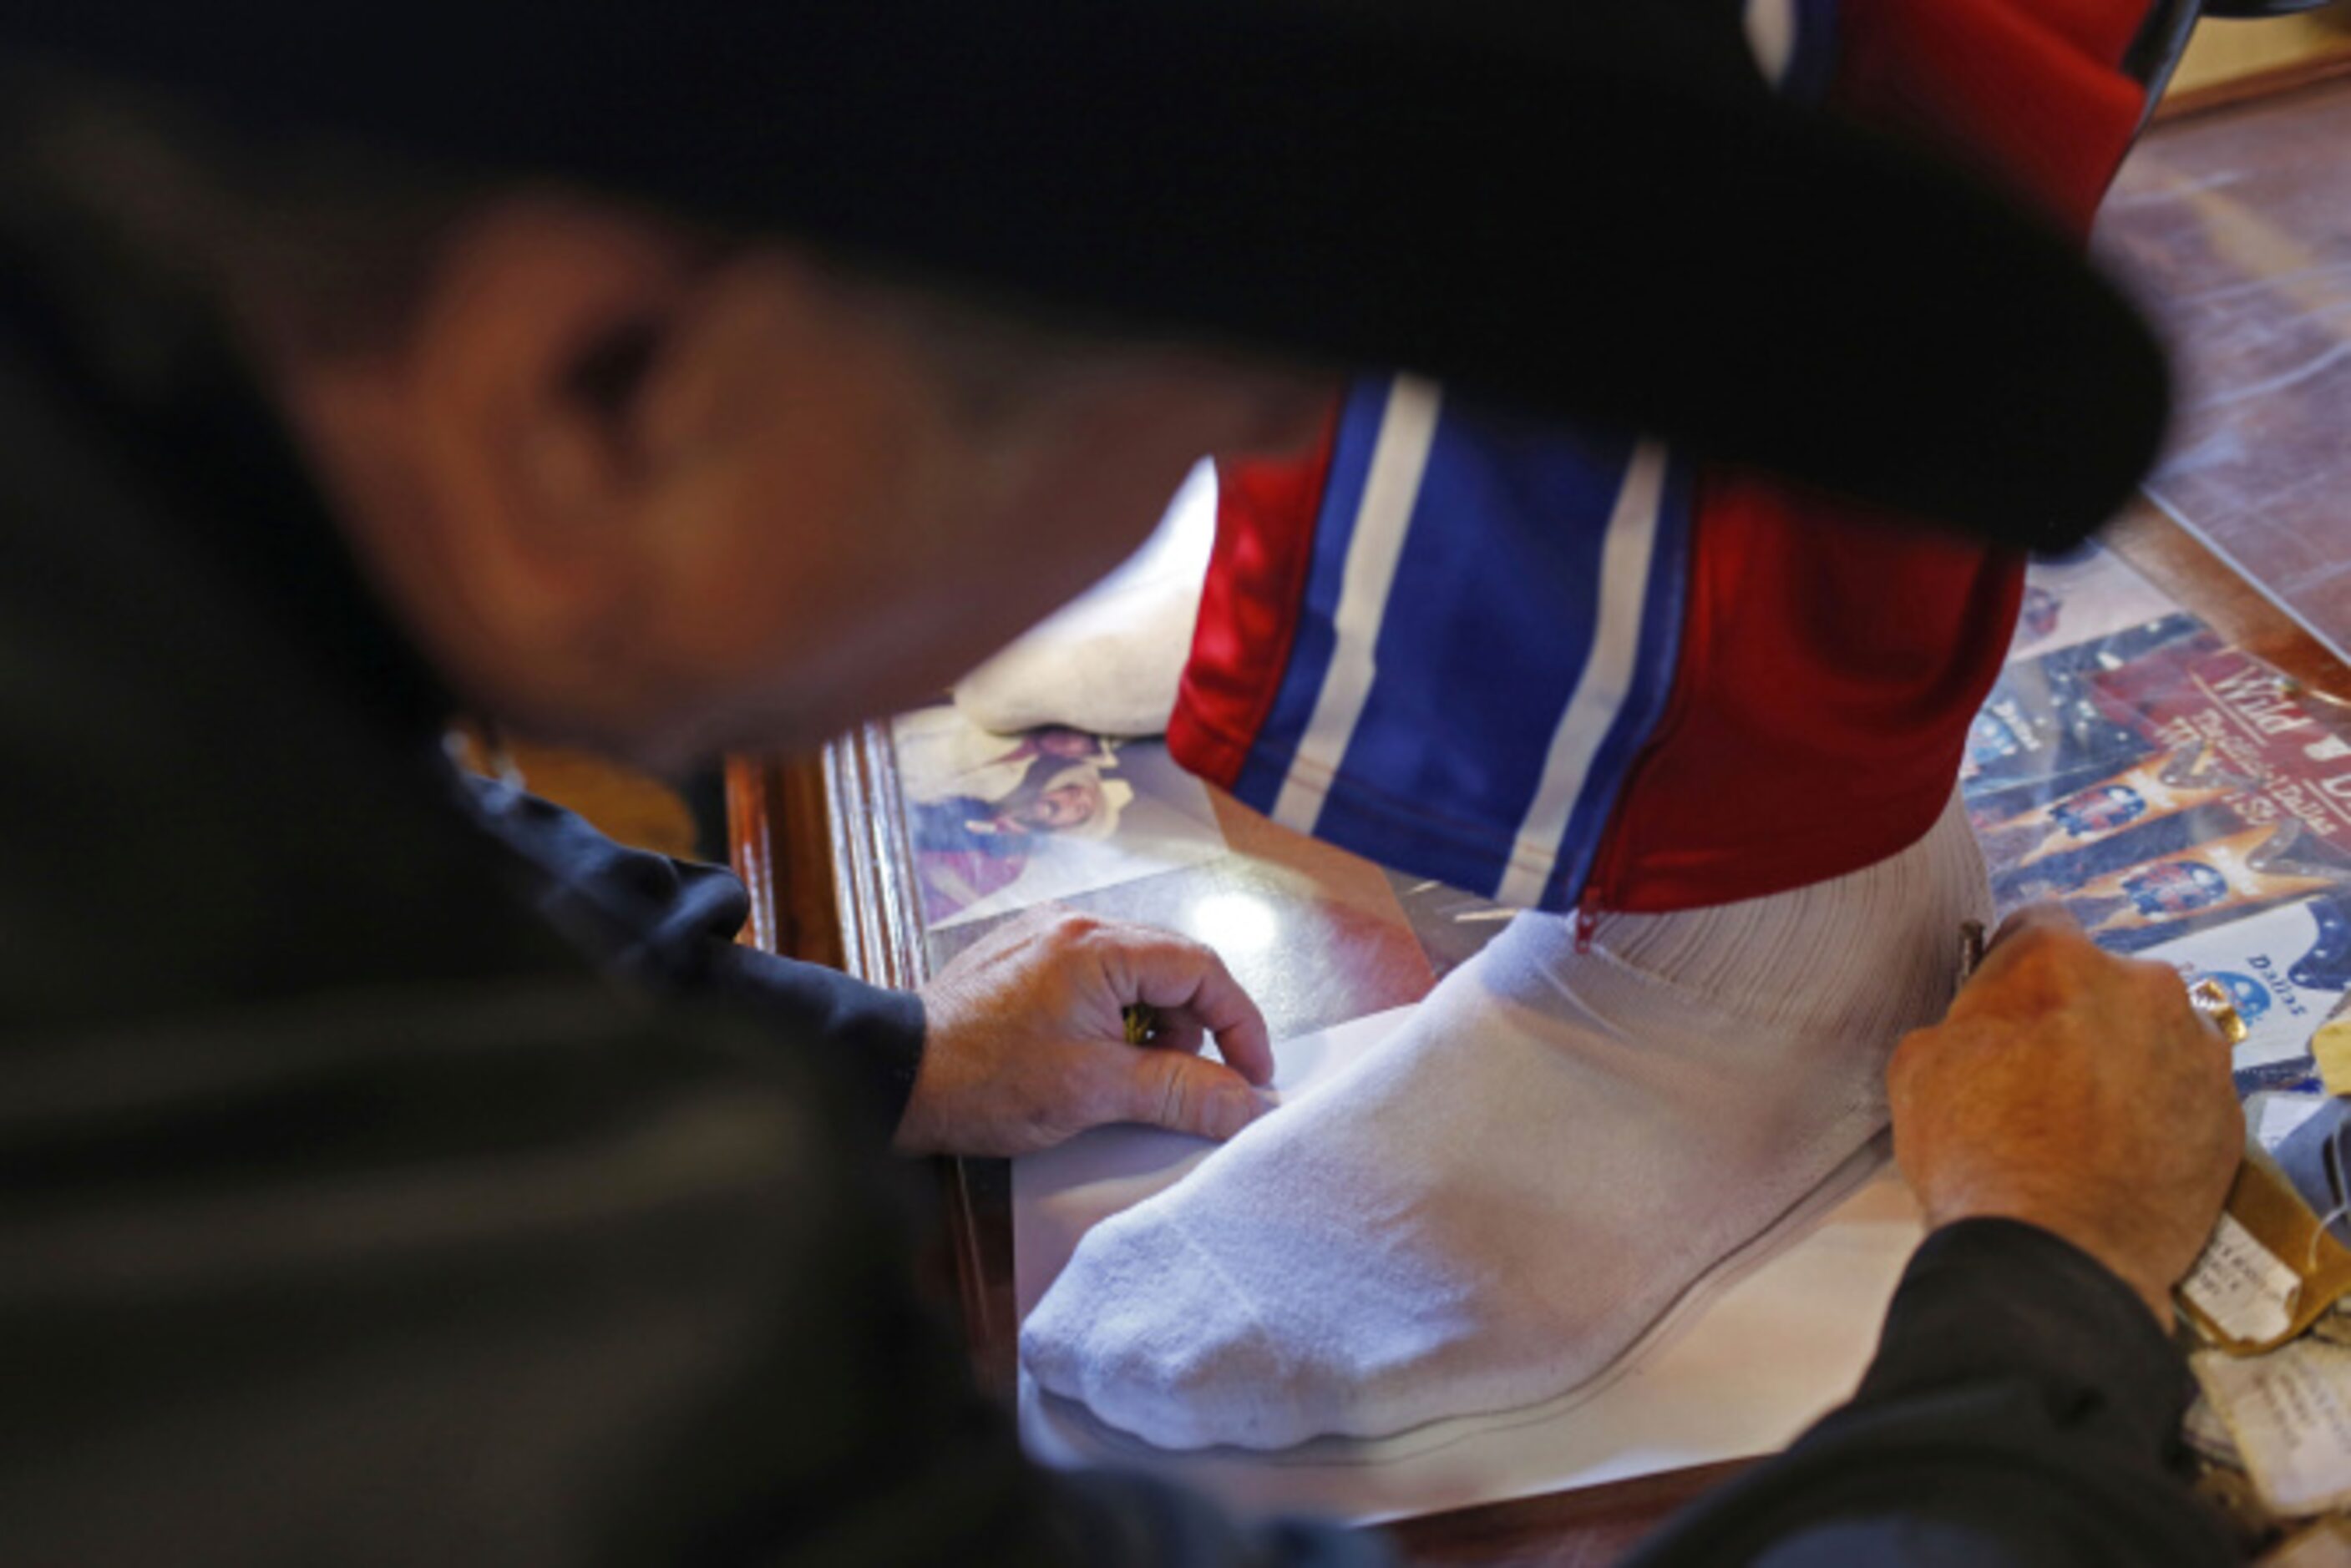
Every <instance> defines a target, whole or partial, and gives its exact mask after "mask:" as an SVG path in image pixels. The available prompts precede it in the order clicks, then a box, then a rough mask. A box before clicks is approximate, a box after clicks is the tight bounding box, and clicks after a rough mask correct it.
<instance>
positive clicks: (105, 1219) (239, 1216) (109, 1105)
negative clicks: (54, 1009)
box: [0, 978, 1387, 1568]
mask: <svg viewBox="0 0 2351 1568" xmlns="http://www.w3.org/2000/svg"><path fill="white" fill-rule="evenodd" d="M5 1044H6V1046H7V1057H8V1061H9V1064H10V1092H9V1096H8V1104H7V1106H6V1111H5V1116H0V1170H5V1175H6V1178H7V1179H6V1180H5V1183H0V1345H5V1352H0V1540H5V1541H6V1542H7V1543H8V1545H7V1550H6V1553H5V1555H6V1557H7V1560H8V1561H9V1562H11V1563H180V1564H187V1565H191V1568H201V1565H204V1564H213V1563H220V1564H230V1563H468V1564H475V1563H479V1564H492V1563H516V1564H546V1565H553V1564H569V1563H601V1564H639V1563H642V1564H648V1565H653V1564H682V1563H692V1564H696V1565H704V1564H729V1563H744V1564H748V1563H838V1564H841V1565H843V1568H847V1565H850V1564H857V1565H860V1568H863V1565H872V1568H890V1565H900V1564H959V1565H960V1564H991V1563H1019V1564H1023V1565H1027V1564H1037V1565H1040V1568H1046V1565H1051V1564H1057V1563H1072V1564H1075V1563H1083V1564H1090V1565H1091V1564H1101V1565H1103V1568H1115V1565H1119V1564H1165V1565H1169V1568H1226V1565H1239V1564H1266V1565H1273V1564H1332V1565H1348V1568H1352V1565H1354V1564H1364V1563H1384V1562H1385V1561H1387V1559H1386V1557H1385V1555H1384V1552H1383V1550H1382V1548H1381V1546H1380V1544H1379V1543H1378V1542H1376V1541H1375V1540H1374V1539H1372V1538H1369V1537H1363V1536H1356V1535H1351V1534H1348V1533H1345V1532H1339V1531H1336V1530H1332V1529H1329V1528H1324V1527H1316V1526H1309V1525H1299V1524H1291V1525H1278V1526H1277V1525H1259V1524H1243V1523H1240V1522H1238V1521H1233V1520H1232V1519H1230V1518H1228V1516H1226V1515H1224V1514H1223V1513H1222V1512H1221V1511H1218V1510H1217V1509H1216V1508H1214V1507H1212V1506H1211V1505H1209V1504H1207V1503H1206V1502H1204V1501H1201V1500H1200V1499H1198V1498H1196V1497H1194V1496H1191V1495H1189V1494H1187V1493H1185V1492H1182V1491H1179V1490H1176V1489H1175V1488H1172V1487H1169V1486H1165V1485H1162V1484H1158V1483H1155V1482H1153V1481H1150V1480H1142V1479H1134V1478H1122V1477H1118V1476H1113V1475H1090V1476H1077V1477H1064V1476H1059V1475H1055V1474H1052V1473H1050V1472H1047V1471H1044V1470H1040V1469H1037V1468H1036V1467H1034V1466H1032V1465H1030V1464H1029V1462H1028V1461H1027V1460H1026V1459H1024V1458H1023V1457H1022V1455H1021V1453H1020V1451H1019V1445H1018V1443H1017V1441H1016V1439H1015V1437H1014V1433H1013V1429H1012V1426H1011V1422H1010V1421H1009V1419H1008V1417H1007V1416H1006V1414H1005V1412H1004V1411H1002V1410H1001V1409H1000V1408H998V1407H996V1406H995V1405H994V1404H993V1403H992V1402H991V1401H989V1400H987V1399H986V1398H984V1397H982V1396H981V1395H980V1394H979V1393H978V1392H977V1390H976V1388H975V1387H974V1386H973V1383H972V1381H971V1379H970V1377H969V1376H968V1375H967V1370H966V1366H965V1365H964V1357H963V1354H962V1351H961V1348H960V1346H959V1345H958V1344H957V1343H956V1340H955V1338H954V1337H953V1336H952V1335H950V1334H947V1333H946V1332H945V1330H944V1328H943V1326H942V1324H940V1323H939V1322H937V1321H935V1319H934V1317H933V1315H932V1314H931V1313H930V1312H929V1311H928V1310H927V1309H926V1308H925V1306H924V1304H923V1303H922V1302H921V1300H920V1298H919V1297H918V1295H917V1293H916V1291H915V1288H914V1283H913V1280H912V1275H911V1271H910V1268H909V1262H910V1259H911V1258H912V1257H913V1256H914V1253H915V1251H916V1245H915V1241H916V1237H917V1235H918V1234H919V1231H918V1229H917V1226H916V1217H917V1215H918V1214H919V1212H920V1210H919V1209H918V1207H917V1206H916V1196H915V1189H913V1186H912V1183H911V1180H910V1178H911V1177H912V1176H913V1174H914V1172H913V1171H912V1168H908V1167H906V1166H904V1164H903V1163H902V1162H898V1161H894V1160H891V1159H889V1158H886V1157H884V1156H883V1154H882V1153H881V1151H880V1149H879V1148H878V1147H877V1143H876V1140H875V1139H874V1138H873V1137H872V1132H871V1130H870V1129H869V1128H868V1127H865V1126H863V1125H862V1118H861V1117H860V1116H857V1115H855V1114H854V1113H853V1112H852V1111H851V1110H850V1109H849V1107H848V1106H846V1105H845V1104H844V1102H843V1101H842V1100H841V1090H840V1086H839V1085H837V1084H836V1083H834V1082H833V1081H832V1078H833V1075H831V1073H830V1072H829V1071H827V1070H826V1069H827V1067H828V1065H829V1064H828V1063H827V1062H826V1059H825V1058H823V1057H821V1056H819V1055H814V1054H804V1053H799V1052H796V1051H793V1050H790V1049H789V1048H787V1049H782V1050H778V1049H777V1048H776V1043H775V1042H773V1041H771V1040H769V1039H767V1038H765V1037H764V1036H762V1035H761V1034H760V1033H758V1032H757V1031H754V1030H751V1029H749V1028H747V1026H746V1025H745V1024H744V1023H742V1021H741V1019H740V1018H739V1016H738V1015H736V1014H733V1013H726V1014H722V1015H719V1016H715V1017H714V1016H697V1015H695V1013H694V1012H690V1011H688V1010H684V1009H680V1008H676V1007H654V1006H650V1005H648V1004H647V1003H646V1002H645V1001H644V999H643V998H642V997H632V996H631V995H630V994H628V992H626V991H625V990H622V989H620V988H615V987H612V986H610V985H607V984H601V983H598V982H595V981H592V980H590V979H586V978H582V979H580V980H578V981H564V980H549V981H520V982H507V981H498V982H484V983H476V984H453V985H444V986H441V987H437V988H436V987H429V986H422V985H404V986H400V987H396V988H384V987H369V988H364V989H362V990H360V991H357V992H351V993H348V994H332V993H319V994H313V995H311V996H308V997H307V998H305V999H303V1000H302V1001H300V1002H298V1003H285V1004H277V1005H273V1006H271V1007H267V1008H257V1009H248V1010H239V1011H235V1012H225V1013H223V1014H220V1015H218V1016H214V1017H212V1018H208V1019H207V1018H196V1017H183V1018H178V1019H173V1020H171V1021H168V1022H163V1021H155V1022H150V1023H141V1024H138V1025H133V1026H127V1027H124V1028H122V1029H120V1030H116V1031H113V1032H110V1033H80V1034H77V1035H74V1036H71V1037H68V1036H63V1035H52V1036H46V1037H41V1038H34V1037H30V1036H26V1035H25V1034H22V1033H17V1034H14V1035H9V1036H5Z"/></svg>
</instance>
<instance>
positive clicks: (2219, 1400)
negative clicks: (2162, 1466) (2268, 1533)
mask: <svg viewBox="0 0 2351 1568" xmlns="http://www.w3.org/2000/svg"><path fill="white" fill-rule="evenodd" d="M2189 1366H2192V1367H2193V1368H2194V1369H2195V1373H2196V1379H2197V1381H2198V1382H2199V1383H2201V1384H2202V1385H2203V1386H2204V1393H2205V1396H2206V1397H2208V1398H2210V1400H2211V1401H2212V1404H2213V1407H2214V1408H2216V1409H2217V1410H2219V1411H2220V1418H2221V1419H2222V1420H2223V1421H2225V1422H2227V1423H2228V1427H2229V1430H2230V1432H2231V1435H2232V1436H2234V1437H2235V1438H2236V1439H2237V1451H2238V1452H2239V1453H2241V1454H2242V1455H2243V1456H2244V1460H2245V1472H2246V1474H2248V1475H2250V1476H2252V1480H2253V1485H2254V1487H2255V1488H2256V1489H2257V1490H2259V1491H2260V1492H2261V1494H2262V1502H2263V1503H2264V1504H2266V1505H2267V1506H2268V1507H2269V1509H2270V1510H2271V1511H2272V1512H2274V1513H2279V1514H2283V1515H2286V1516H2288V1517H2300V1516H2302V1515H2304V1514H2312V1513H2323V1512H2325V1511H2326V1510H2328V1509H2330V1508H2336V1507H2340V1506H2342V1505H2343V1504H2345V1503H2346V1502H2351V1348H2346V1347H2345V1346H2343V1345H2328V1344H2326V1343H2325V1342H2324V1341H2321V1340H2315V1339H2308V1338H2304V1339H2297V1340H2294V1342H2292V1343H2291V1344H2288V1345H2282V1346H2280V1347H2279V1348H2278V1349H2276V1350H2273V1351H2272V1352H2270V1353H2269V1354H2268V1355H2254V1356H2244V1357H2238V1356H2231V1355H2227V1354H2225V1353H2224V1352H2221V1351H2217V1350H2207V1351H2201V1352H2199V1353H2198V1354H2197V1355H2195V1356H2194V1357H2192V1358H2191V1359H2190V1361H2189Z"/></svg>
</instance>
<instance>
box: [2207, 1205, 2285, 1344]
mask: <svg viewBox="0 0 2351 1568" xmlns="http://www.w3.org/2000/svg"><path fill="white" fill-rule="evenodd" d="M2301 1290H2302V1276H2301V1275H2299V1274H2297V1273H2295V1272H2294V1270H2292V1269H2291V1268H2289V1267H2287V1266H2286V1264H2285V1262H2284V1261H2283V1260H2282V1259H2281V1258H2279V1257H2278V1255H2277V1254H2276V1253H2274V1252H2273V1251H2270V1250H2269V1249H2268V1248H2267V1247H2264V1246H2262V1243H2261V1241H2260V1240H2259V1239H2258V1238H2256V1237H2255V1236H2254V1235H2253V1233H2252V1231H2248V1230H2246V1229H2245V1227H2244V1226H2243V1225H2242V1224H2241V1223H2240V1222H2239V1221H2238V1220H2237V1217H2236V1216H2235V1215H2233V1214H2223V1215H2221V1216H2220V1224H2219V1225H2218V1226H2216V1227H2214V1229H2213V1231H2212V1239H2211V1240H2210V1241H2208V1242H2206V1243H2205V1244H2204V1251H2203V1254H2202V1255H2201V1256H2199V1258H2198V1259H2197V1260H2196V1266H2195V1267H2194V1268H2192V1269H2190V1270H2189V1272H2188V1278H2187V1279H2185V1280H2183V1281H2181V1282H2180V1285H2179V1293H2180V1295H2181V1296H2182V1297H2183V1298H2185V1299H2186V1301H2187V1303H2188V1304H2189V1305H2190V1306H2192V1307H2194V1308H2195V1309H2196V1310H2197V1312H2198V1313H2199V1314H2202V1316H2203V1317H2204V1318H2205V1320H2206V1321H2208V1322H2209V1323H2210V1324H2211V1325H2212V1326H2213V1327H2214V1328H2217V1329H2219V1330H2220V1334H2221V1335H2222V1336H2223V1337H2224V1338H2227V1339H2231V1340H2234V1341H2237V1342H2238V1343H2240V1344H2243V1345H2266V1344H2268V1343H2269V1342H2270V1341H2272V1340H2273V1339H2281V1338H2283V1337H2284V1336H2285V1334H2287V1332H2288V1331H2290V1330H2291V1329H2292V1328H2293V1327H2294V1298H2295V1297H2296V1296H2297V1295H2298V1294H2300V1293H2301Z"/></svg>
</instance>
